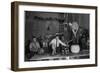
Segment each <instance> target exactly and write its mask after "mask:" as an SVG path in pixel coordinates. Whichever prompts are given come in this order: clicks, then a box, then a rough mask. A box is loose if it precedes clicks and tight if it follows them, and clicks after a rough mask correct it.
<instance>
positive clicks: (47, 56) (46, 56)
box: [26, 50, 89, 61]
mask: <svg viewBox="0 0 100 73" xmlns="http://www.w3.org/2000/svg"><path fill="white" fill-rule="evenodd" d="M87 58H89V51H88V50H84V51H80V52H79V53H77V54H75V53H68V54H56V55H50V54H43V55H34V56H33V57H32V58H31V59H28V60H26V61H46V60H69V59H87Z"/></svg>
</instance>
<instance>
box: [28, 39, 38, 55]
mask: <svg viewBox="0 0 100 73" xmlns="http://www.w3.org/2000/svg"><path fill="white" fill-rule="evenodd" d="M29 48H30V51H31V53H32V55H34V54H36V53H38V51H39V49H40V44H39V42H38V41H37V39H36V37H33V39H32V42H31V43H30V45H29Z"/></svg>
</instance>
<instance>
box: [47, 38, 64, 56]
mask: <svg viewBox="0 0 100 73" xmlns="http://www.w3.org/2000/svg"><path fill="white" fill-rule="evenodd" d="M60 44H61V45H62V46H66V44H65V43H63V42H62V41H61V40H60V39H59V37H58V36H56V37H55V38H54V39H52V40H51V42H50V43H49V45H51V47H52V55H54V54H56V48H58V47H59V46H60Z"/></svg>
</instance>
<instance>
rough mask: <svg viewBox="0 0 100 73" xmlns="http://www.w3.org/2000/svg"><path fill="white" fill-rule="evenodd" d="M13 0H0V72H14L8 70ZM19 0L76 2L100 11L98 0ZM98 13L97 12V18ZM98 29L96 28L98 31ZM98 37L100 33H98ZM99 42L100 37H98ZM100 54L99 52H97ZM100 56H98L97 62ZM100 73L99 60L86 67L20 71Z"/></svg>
mask: <svg viewBox="0 0 100 73" xmlns="http://www.w3.org/2000/svg"><path fill="white" fill-rule="evenodd" d="M11 1H14V0H0V73H14V72H13V71H11V70H10V58H11V57H10V54H11V13H10V8H11V6H10V3H11ZM21 1H32V2H33V1H34V2H36V1H37V2H50V3H62V4H77V5H80V4H81V5H93V6H97V5H98V6H99V8H98V9H99V10H98V11H99V12H98V13H100V4H99V3H100V0H21ZM99 18H100V14H98V19H99ZM99 24H100V21H99V20H98V28H99V27H100V25H99ZM99 31H100V29H98V32H99ZM98 37H100V33H98ZM98 43H100V38H99V39H98ZM99 48H100V45H98V52H100V49H99ZM98 56H100V53H98ZM99 61H100V57H98V62H99ZM33 72H34V73H100V62H99V63H98V67H86V68H73V69H72V68H70V69H55V70H42V71H41V70H40V71H26V72H22V73H33Z"/></svg>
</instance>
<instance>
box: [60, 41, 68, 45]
mask: <svg viewBox="0 0 100 73" xmlns="http://www.w3.org/2000/svg"><path fill="white" fill-rule="evenodd" d="M59 43H60V44H61V45H63V46H67V45H66V44H65V43H63V42H62V41H61V40H59Z"/></svg>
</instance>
